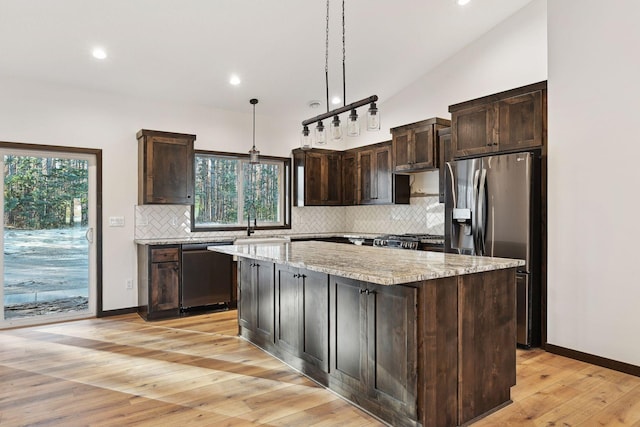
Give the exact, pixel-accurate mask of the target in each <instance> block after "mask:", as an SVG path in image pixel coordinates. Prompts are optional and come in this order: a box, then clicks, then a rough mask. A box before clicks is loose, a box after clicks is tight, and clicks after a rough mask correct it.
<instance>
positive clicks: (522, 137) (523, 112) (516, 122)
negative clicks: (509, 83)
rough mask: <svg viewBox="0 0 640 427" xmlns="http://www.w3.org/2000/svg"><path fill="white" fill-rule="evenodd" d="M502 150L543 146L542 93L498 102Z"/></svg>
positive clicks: (538, 92) (499, 133) (532, 93)
mask: <svg viewBox="0 0 640 427" xmlns="http://www.w3.org/2000/svg"><path fill="white" fill-rule="evenodd" d="M498 114H499V120H498V135H499V145H500V149H501V150H525V149H527V148H533V147H540V146H541V145H542V91H540V90H539V91H536V92H531V93H527V94H524V95H520V96H514V97H511V98H507V99H505V100H502V101H500V102H498Z"/></svg>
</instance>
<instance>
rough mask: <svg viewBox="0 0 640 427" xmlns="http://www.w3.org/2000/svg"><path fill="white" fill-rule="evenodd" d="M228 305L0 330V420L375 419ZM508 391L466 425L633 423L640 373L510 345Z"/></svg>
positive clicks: (233, 422) (228, 422)
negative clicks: (267, 346)
mask: <svg viewBox="0 0 640 427" xmlns="http://www.w3.org/2000/svg"><path fill="white" fill-rule="evenodd" d="M235 316H236V312H235V311H228V312H222V313H215V314H206V315H199V316H191V317H185V318H181V319H176V320H166V321H157V322H144V321H142V320H141V319H140V318H139V317H138V316H137V315H135V314H132V315H125V316H118V317H111V318H105V319H90V320H82V321H74V322H68V323H61V324H55V325H46V326H37V327H29V328H21V329H12V330H5V331H0V426H26V425H29V426H31V425H56V426H57V425H60V426H81V425H95V426H127V425H136V426H138V425H139V426H144V425H149V426H181V427H182V426H190V425H198V426H201V425H202V426H250V425H264V426H377V425H382V424H381V423H380V422H379V421H377V420H376V419H375V418H373V417H371V416H369V415H367V414H366V413H364V412H363V411H361V410H359V409H358V408H356V407H354V406H352V405H350V404H349V403H347V402H345V401H344V400H342V399H341V398H339V397H337V396H336V395H335V394H333V393H331V392H329V391H327V390H325V389H323V388H321V387H319V386H318V385H316V384H315V383H313V382H311V381H310V380H308V379H306V378H305V377H303V376H302V375H300V374H298V373H296V372H295V371H293V370H292V369H291V368H289V367H288V366H286V365H284V364H282V363H281V362H279V361H278V360H276V359H274V358H272V357H271V356H269V355H267V354H266V353H264V352H262V351H261V350H259V349H257V348H256V347H254V346H252V345H251V344H248V343H246V342H245V341H243V340H241V339H239V338H237V337H236V336H235V334H236V332H237V323H236V318H235ZM517 362H518V368H517V373H518V377H517V385H516V386H515V387H514V388H513V389H512V398H513V400H514V403H512V404H511V405H509V406H507V407H505V408H503V409H502V410H500V411H497V412H496V413H494V414H492V415H490V416H489V417H486V418H484V419H483V420H480V421H479V422H477V423H475V424H474V426H600V425H610V426H614V425H615V426H640V378H638V377H634V376H631V375H625V374H622V373H619V372H616V371H612V370H608V369H604V368H600V367H597V366H593V365H589V364H586V363H582V362H578V361H575V360H572V359H567V358H564V357H561V356H556V355H552V354H549V353H545V352H544V351H541V350H530V351H522V350H519V351H518V357H517Z"/></svg>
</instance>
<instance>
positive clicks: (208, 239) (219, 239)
mask: <svg viewBox="0 0 640 427" xmlns="http://www.w3.org/2000/svg"><path fill="white" fill-rule="evenodd" d="M379 235H380V234H370V233H305V234H286V233H281V234H277V233H276V234H253V235H252V236H251V238H256V239H259V238H264V237H289V238H290V239H291V240H296V239H320V238H331V237H345V238H353V239H373V238H375V237H378V236H379ZM245 238H247V236H246V234H244V235H242V234H238V235H222V236H213V237H212V236H204V237H203V236H198V235H194V236H189V237H160V238H157V239H134V243H136V244H138V245H180V244H183V243H184V244H188V243H214V242H215V243H233V241H234V240H235V239H245Z"/></svg>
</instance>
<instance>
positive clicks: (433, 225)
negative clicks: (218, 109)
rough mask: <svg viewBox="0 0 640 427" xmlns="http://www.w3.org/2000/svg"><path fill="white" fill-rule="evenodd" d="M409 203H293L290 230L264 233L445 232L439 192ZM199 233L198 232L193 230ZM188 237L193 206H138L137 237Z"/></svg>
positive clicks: (225, 233) (203, 234) (209, 234)
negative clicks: (311, 204)
mask: <svg viewBox="0 0 640 427" xmlns="http://www.w3.org/2000/svg"><path fill="white" fill-rule="evenodd" d="M410 201H411V203H410V204H409V205H384V206H329V207H314V206H306V207H301V208H297V207H293V208H292V211H291V229H290V230H265V231H258V232H256V235H261V234H278V235H282V234H313V233H343V232H344V233H374V234H387V233H429V234H444V205H443V204H441V203H439V202H438V197H437V196H427V197H412V198H411V200H410ZM194 234H196V233H194ZM230 235H238V236H242V235H244V232H243V231H216V232H198V233H197V236H198V237H219V236H230ZM183 237H184V238H188V237H192V233H191V210H190V208H189V207H188V206H184V205H138V206H136V207H135V238H136V239H159V238H183Z"/></svg>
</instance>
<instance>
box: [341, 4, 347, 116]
mask: <svg viewBox="0 0 640 427" xmlns="http://www.w3.org/2000/svg"><path fill="white" fill-rule="evenodd" d="M344 29H345V24H344V0H342V106H343V107H344V106H346V105H347V79H346V77H345V75H346V65H345V62H346V58H347V50H346V48H345V42H344V41H345V37H344Z"/></svg>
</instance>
